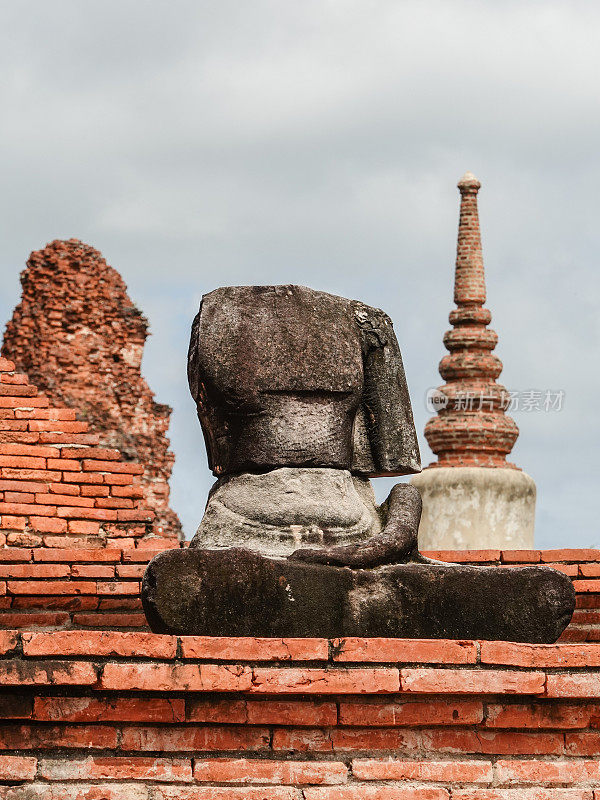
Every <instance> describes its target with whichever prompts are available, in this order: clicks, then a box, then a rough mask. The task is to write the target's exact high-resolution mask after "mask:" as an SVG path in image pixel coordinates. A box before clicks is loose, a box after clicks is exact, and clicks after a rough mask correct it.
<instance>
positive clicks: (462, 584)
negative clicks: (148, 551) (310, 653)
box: [143, 548, 575, 643]
mask: <svg viewBox="0 0 600 800" xmlns="http://www.w3.org/2000/svg"><path fill="white" fill-rule="evenodd" d="M143 603H144V610H145V612H146V616H147V618H148V621H149V623H150V626H151V628H152V630H153V631H155V632H158V633H172V634H197V635H208V636H277V637H279V636H322V637H335V636H384V637H401V638H442V639H462V638H467V639H496V640H510V641H521V642H539V643H544V642H554V641H555V640H556V639H557V638H558V636H559V635H560V634H561V632H562V631H563V629H564V628H565V627H566V625H567V624H568V622H569V620H570V618H571V614H572V612H573V609H574V606H575V594H574V589H573V585H572V583H571V581H570V580H569V578H567V576H565V575H563V574H562V573H559V572H557V571H556V570H553V569H550V568H548V567H538V566H535V567H517V568H513V569H499V568H497V567H471V566H463V565H460V566H459V565H444V564H416V563H413V564H396V565H388V566H383V567H378V568H376V569H365V570H351V569H348V568H337V567H331V566H324V565H319V564H308V563H302V562H297V561H289V560H283V559H268V558H264V557H262V556H261V555H259V554H257V553H252V552H250V551H248V550H243V549H235V548H231V549H229V550H225V551H218V550H201V549H189V550H171V551H165V552H163V553H160V554H159V555H157V556H156V557H155V558H154V559H153V560H152V561H151V562H150V565H149V566H148V569H147V571H146V574H145V576H144V583H143Z"/></svg>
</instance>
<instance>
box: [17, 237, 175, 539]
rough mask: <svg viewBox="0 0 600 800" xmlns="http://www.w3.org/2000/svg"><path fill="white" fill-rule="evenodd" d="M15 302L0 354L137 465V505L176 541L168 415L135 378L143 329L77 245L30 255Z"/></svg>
mask: <svg viewBox="0 0 600 800" xmlns="http://www.w3.org/2000/svg"><path fill="white" fill-rule="evenodd" d="M21 285H22V291H23V294H22V299H21V302H20V303H19V305H18V306H17V307H16V308H15V311H14V313H13V317H12V319H11V320H10V321H9V322H8V324H7V326H6V332H5V335H4V341H3V343H2V355H3V356H5V357H6V358H8V359H10V360H11V361H13V362H14V363H15V365H16V368H17V370H19V371H21V372H25V373H26V374H27V375H28V377H29V379H30V380H31V382H32V383H35V384H36V385H37V387H38V388H39V389H40V390H41V391H42V392H44V394H46V395H47V396H48V397H49V398H50V399H51V400H52V402H53V403H56V404H57V405H66V406H69V407H70V408H75V409H77V412H78V415H79V416H78V418H79V419H82V420H85V421H86V422H88V423H89V425H90V428H91V430H92V431H94V432H95V433H98V434H99V435H100V441H101V443H102V445H103V446H105V447H110V448H117V449H118V450H120V451H121V453H122V454H123V457H124V458H125V459H126V460H128V461H138V462H140V463H141V464H142V465H143V467H144V473H143V476H142V481H141V484H142V490H143V494H144V505H145V506H146V507H147V508H151V509H152V510H153V511H154V512H155V514H156V524H155V529H156V530H157V531H158V530H160V529H162V530H161V535H162V536H163V537H165V536H166V537H168V536H172V537H175V538H176V537H178V536H179V534H180V532H181V525H180V522H179V519H178V518H177V515H176V514H175V512H174V511H173V510H172V509H171V508H170V507H169V484H168V480H169V477H170V475H171V469H172V467H173V460H174V456H173V454H172V453H171V452H170V451H169V440H168V438H167V435H166V434H167V429H168V427H169V417H170V416H171V409H170V408H169V406H166V405H164V404H162V403H157V402H155V400H154V395H153V393H152V392H151V390H150V388H149V386H148V384H147V383H146V381H145V380H144V378H143V377H142V374H141V363H142V354H143V349H144V342H145V340H146V337H147V336H148V322H147V320H146V318H145V317H144V316H143V314H142V313H141V312H140V311H139V309H137V308H136V306H135V305H134V304H133V302H132V301H131V299H130V297H129V295H128V294H127V286H126V285H125V283H124V281H123V279H122V278H121V276H120V275H119V273H118V272H117V271H116V270H115V269H113V268H112V267H110V266H109V265H108V264H107V263H106V261H105V260H104V258H103V257H102V254H101V253H99V252H98V251H97V250H95V249H94V248H93V247H90V246H89V245H87V244H84V243H83V242H80V241H78V240H77V239H70V240H68V241H60V240H57V241H54V242H51V243H50V244H48V245H47V246H46V247H45V248H43V249H42V250H37V251H34V252H33V253H32V254H31V256H30V258H29V260H28V262H27V268H26V269H25V270H24V271H23V272H22V273H21Z"/></svg>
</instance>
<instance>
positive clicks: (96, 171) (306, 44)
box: [0, 0, 600, 547]
mask: <svg viewBox="0 0 600 800" xmlns="http://www.w3.org/2000/svg"><path fill="white" fill-rule="evenodd" d="M0 29H1V30H2V33H3V36H2V46H1V47H0V163H1V165H2V171H1V176H2V177H1V183H0V185H1V192H0V203H1V212H0V227H1V229H2V230H1V245H0V272H1V276H2V283H1V289H0V323H1V324H2V325H3V324H4V321H5V320H7V319H8V318H9V317H10V316H11V314H12V309H13V307H14V305H15V304H16V303H17V302H18V300H19V296H20V287H19V281H18V276H19V272H20V270H21V269H22V268H23V266H24V262H25V260H26V259H27V256H28V254H29V252H30V251H31V250H33V249H37V248H39V247H42V246H43V245H44V244H45V243H46V242H48V241H50V240H52V239H56V238H70V237H77V238H79V239H82V240H83V241H85V242H88V243H89V244H91V245H93V246H94V247H97V248H98V249H100V250H101V251H102V253H103V254H104V256H105V257H106V259H107V260H108V262H109V263H110V264H112V265H113V266H114V267H116V268H117V269H118V270H119V271H120V272H121V274H122V275H123V277H124V278H125V280H126V282H127V284H128V286H129V291H130V295H131V297H132V298H133V300H134V302H135V303H136V304H137V305H138V306H139V307H140V308H141V309H142V310H143V311H144V313H145V314H146V315H147V316H148V317H149V319H150V324H151V331H152V334H153V335H152V337H151V338H150V339H149V341H148V344H147V345H146V351H145V356H144V367H143V368H144V374H145V376H146V377H147V379H148V381H149V383H150V386H151V387H152V389H153V390H154V391H155V393H156V397H157V399H158V400H159V401H161V402H166V403H170V404H171V405H172V406H173V408H174V412H173V417H172V423H171V439H172V447H173V450H174V452H175V454H176V463H175V469H174V473H173V478H172V482H171V483H172V504H173V506H174V508H175V510H176V511H177V512H178V513H179V515H180V517H181V519H182V521H183V523H184V526H185V529H186V532H187V535H188V536H190V535H192V534H193V532H194V530H195V527H196V526H197V524H198V522H199V521H200V519H201V517H202V512H203V508H204V503H205V499H206V494H207V491H208V488H209V486H210V484H211V482H212V478H211V476H210V474H209V472H208V469H207V466H206V457H205V451H204V445H203V442H202V437H201V433H200V429H199V426H198V423H197V420H196V417H195V409H194V406H193V403H192V400H191V398H190V397H189V394H188V389H187V385H186V379H185V355H186V348H187V340H188V335H189V327H190V323H191V320H192V317H193V316H194V314H195V312H196V310H197V306H198V303H199V300H200V297H201V295H202V294H203V293H205V292H207V291H210V290H211V289H213V288H215V287H217V286H220V285H225V284H239V283H244V284H252V283H258V284H260V283H302V284H307V285H309V286H312V287H314V288H317V289H323V290H326V291H330V292H333V293H336V294H340V295H344V296H349V297H355V298H360V299H362V300H364V301H365V302H367V303H369V304H371V305H376V306H379V307H382V308H384V309H385V310H386V311H387V312H388V313H389V314H390V315H391V317H392V319H393V320H394V324H395V328H396V332H397V336H398V339H399V341H400V346H401V348H402V352H403V356H404V361H405V366H406V371H407V377H408V381H409V387H410V390H411V395H412V399H413V407H414V414H415V421H416V424H417V428H418V432H419V435H420V441H421V448H422V456H423V463H424V464H427V463H429V461H430V460H431V453H430V451H429V450H428V448H427V445H426V443H425V441H424V438H423V436H422V431H423V426H424V424H425V421H426V419H427V418H428V416H429V412H428V411H427V409H426V407H425V403H424V396H425V393H426V391H427V389H428V388H429V387H432V386H436V385H438V384H439V383H440V382H441V381H440V378H439V375H438V373H437V364H438V362H439V360H440V358H441V357H442V355H443V354H444V352H445V350H444V348H443V345H442V335H443V333H444V331H445V330H446V329H447V327H448V322H447V315H448V312H449V311H450V309H451V308H452V280H453V267H454V256H455V248H456V229H457V221H458V201H459V194H458V190H457V189H456V181H457V180H458V178H459V177H460V176H461V175H462V174H463V173H464V172H465V170H467V169H469V170H472V171H473V172H474V173H475V174H476V175H477V176H478V177H479V179H480V180H481V181H482V184H483V187H482V189H481V192H480V216H481V222H482V235H483V245H484V259H485V264H486V272H487V285H488V307H489V308H490V309H491V311H492V314H493V320H492V327H493V328H494V329H495V330H496V331H497V332H498V334H499V337H500V343H499V345H498V348H497V350H496V352H497V354H498V355H499V357H500V358H501V359H502V361H503V362H504V372H503V375H502V377H501V381H502V383H504V385H506V386H507V387H508V388H509V389H511V390H513V391H517V390H519V391H523V390H529V389H536V390H539V391H542V392H545V391H546V390H552V391H564V393H565V395H564V404H563V409H562V410H561V411H553V412H547V413H545V412H543V411H531V412H520V413H515V414H514V415H513V416H514V417H515V419H516V421H517V423H518V424H519V426H520V428H521V435H520V438H519V440H518V443H517V445H516V447H515V450H514V451H513V460H514V461H515V462H516V463H517V464H518V465H519V466H520V467H522V468H523V469H524V470H525V471H526V472H528V473H529V474H530V475H532V476H533V478H534V479H535V480H536V482H537V486H538V507H537V519H536V544H537V546H540V547H551V546H588V545H594V544H595V545H596V546H600V533H599V528H598V523H597V516H598V515H597V507H596V500H597V498H598V477H599V471H600V470H599V467H598V463H599V461H598V454H597V452H596V448H597V447H598V445H599V443H600V435H599V434H600V423H599V419H600V408H599V401H600V385H599V383H600V381H599V378H598V373H599V370H598V354H599V339H600V336H599V334H600V330H599V328H600V325H599V321H598V319H599V318H598V312H597V309H598V305H599V302H600V278H599V269H598V259H599V257H600V235H599V230H600V226H599V225H598V213H599V208H598V201H597V197H598V185H599V182H600V164H599V158H598V151H599V148H600V145H599V142H600V124H599V123H600V81H599V76H600V47H599V46H598V42H599V41H600V5H599V4H598V3H594V2H586V3H583V2H577V1H576V0H562V2H551V1H550V0H544V2H527V1H526V0H519V2H502V3H498V2H483V1H481V0H480V1H479V2H458V1H457V0H441V1H440V2H429V1H428V0H415V1H414V2H403V1H402V0H379V1H378V0H360V1H356V0H347V1H345V2H341V1H339V2H332V1H331V0H317V1H313V0H303V2H290V1H289V0H249V1H248V0H238V1H237V2H230V1H229V0H216V1H215V2H203V1H202V0H190V1H189V2H188V0H168V2H167V1H166V0H165V2H150V1H149V0H146V1H145V2H143V1H142V0H137V2H131V0H118V2H114V1H113V0H103V2H102V3H99V2H91V0H52V2H47V0H36V1H35V2H28V0H18V2H15V0H4V1H3V2H2V3H1V4H0ZM380 483H381V481H380ZM386 485H387V484H386ZM378 493H379V494H380V495H381V494H382V493H383V488H382V489H380V490H379V492H378Z"/></svg>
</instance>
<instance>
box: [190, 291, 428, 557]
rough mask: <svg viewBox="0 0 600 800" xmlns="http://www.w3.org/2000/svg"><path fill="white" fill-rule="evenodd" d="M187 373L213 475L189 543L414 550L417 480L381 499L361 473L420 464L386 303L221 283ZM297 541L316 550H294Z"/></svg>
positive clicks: (344, 551)
mask: <svg viewBox="0 0 600 800" xmlns="http://www.w3.org/2000/svg"><path fill="white" fill-rule="evenodd" d="M188 375H189V382H190V389H191V393H192V396H193V398H194V400H195V401H196V404H197V409H198V417H199V419H200V423H201V425H202V430H203V432H204V437H205V440H206V446H207V451H208V460H209V464H210V467H211V469H212V470H213V472H214V474H215V475H216V476H218V481H217V483H216V484H215V485H214V486H213V488H212V490H211V493H210V497H209V500H208V504H207V507H206V512H205V514H204V518H203V520H202V522H201V524H200V527H199V529H198V532H197V534H196V536H195V537H194V539H193V541H192V544H191V546H192V547H204V548H215V547H219V548H220V547H246V548H249V549H250V550H255V551H257V552H260V553H262V554H263V555H267V556H289V555H291V554H293V557H294V558H304V559H310V558H312V559H313V560H315V561H317V560H320V561H325V562H327V563H343V564H344V565H351V564H352V563H358V561H360V563H361V566H366V565H370V566H372V565H373V563H375V562H376V561H377V559H379V560H380V561H381V559H383V560H384V561H385V560H386V559H388V560H390V561H402V560H406V559H407V558H408V557H409V556H410V555H415V554H416V547H417V539H416V536H417V528H416V527H414V525H415V518H416V525H418V516H417V514H418V507H419V503H420V498H419V494H418V491H417V490H416V489H414V488H413V487H410V486H408V485H404V486H398V487H397V488H396V491H395V492H394V493H392V496H391V498H390V500H388V502H387V503H385V504H384V505H383V506H382V507H381V508H377V507H376V505H375V496H374V493H373V489H372V486H371V484H370V482H369V478H372V477H378V476H383V475H386V476H394V475H406V474H411V473H414V472H419V471H420V464H419V450H418V445H417V437H416V433H415V428H414V424H413V419H412V413H411V407H410V399H409V396H408V389H407V385H406V379H405V376H404V369H403V366H402V358H401V355H400V349H399V347H398V343H397V341H396V336H395V334H394V329H393V327H392V323H391V321H390V319H389V318H388V317H387V315H385V314H384V313H383V312H382V311H379V310H378V309H375V308H370V307H369V306H366V305H364V304H363V303H358V302H355V301H352V300H345V299H343V298H341V297H334V296H333V295H329V294H325V293H324V292H316V291H313V290H312V289H308V288H305V287H303V286H236V287H228V288H224V289H217V290H216V291H214V292H211V293H210V294H208V295H207V296H206V297H205V298H204V299H203V301H202V307H201V309H200V312H199V314H198V315H197V317H196V319H195V320H194V324H193V327H192V337H191V343H190V351H189V361H188ZM390 501H391V502H392V504H393V506H394V507H395V509H396V510H395V514H393V515H392V516H394V523H395V526H396V527H395V544H394V550H393V552H387V551H386V552H385V553H384V550H385V548H384V546H383V545H384V543H386V542H387V541H388V539H389V530H388V533H384V534H383V536H382V533H383V532H384V531H386V525H387V524H388V517H389V506H390ZM400 505H402V506H404V516H405V517H406V519H404V523H405V524H404V527H403V529H402V533H401V534H400V531H399V530H398V522H399V520H398V514H399V506H400ZM396 507H397V508H396ZM373 537H375V538H373ZM386 537H387V538H386ZM398 537H400V538H398ZM389 544H391V541H390V542H389ZM374 546H377V550H378V556H375V553H374V551H373V548H374ZM305 547H306V548H314V547H318V548H319V551H318V554H317V553H312V554H311V553H310V552H302V551H300V552H294V551H296V550H297V549H298V548H305Z"/></svg>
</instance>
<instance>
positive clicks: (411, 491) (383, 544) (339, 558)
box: [288, 483, 429, 569]
mask: <svg viewBox="0 0 600 800" xmlns="http://www.w3.org/2000/svg"><path fill="white" fill-rule="evenodd" d="M387 505H388V515H387V521H386V524H385V527H384V529H383V530H382V531H381V533H378V534H376V535H375V536H371V538H370V539H367V540H366V541H364V542H360V543H359V544H351V545H345V546H343V547H328V548H324V549H321V550H314V549H310V548H303V549H301V550H295V551H294V552H293V553H292V554H291V555H290V556H288V558H289V559H291V560H293V561H307V562H310V563H311V564H327V565H329V566H334V567H351V568H353V569H368V568H370V567H378V566H381V565H382V564H399V563H402V562H406V561H426V562H429V559H426V558H425V557H424V556H422V555H421V554H420V553H419V551H418V547H417V534H418V530H419V521H420V519H421V507H422V506H421V495H420V494H419V490H418V489H417V488H416V486H411V485H410V484H408V483H397V484H396V485H395V486H394V488H393V489H392V491H391V492H390V496H389V497H388V500H387Z"/></svg>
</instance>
